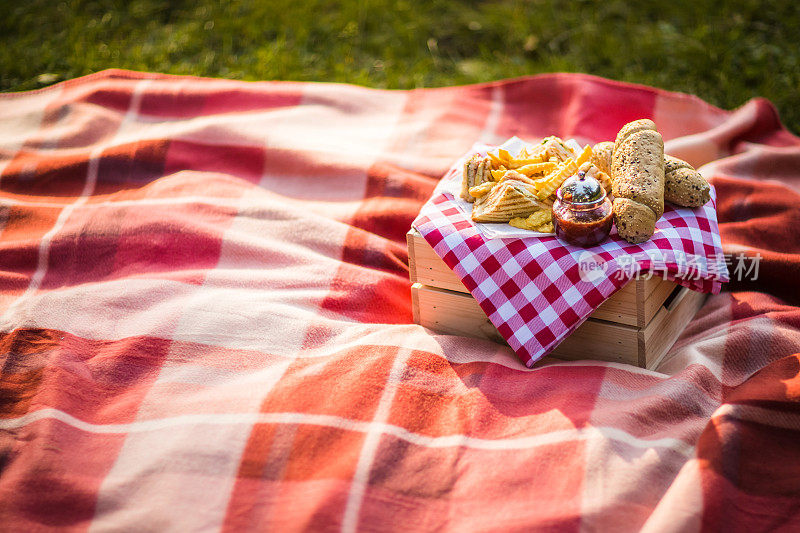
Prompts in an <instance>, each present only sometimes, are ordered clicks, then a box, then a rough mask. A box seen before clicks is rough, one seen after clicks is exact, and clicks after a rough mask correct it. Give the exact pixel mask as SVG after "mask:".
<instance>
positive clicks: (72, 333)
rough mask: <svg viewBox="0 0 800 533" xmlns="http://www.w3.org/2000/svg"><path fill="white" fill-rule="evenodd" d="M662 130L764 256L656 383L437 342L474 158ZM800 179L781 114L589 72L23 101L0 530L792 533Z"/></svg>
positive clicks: (235, 86) (1, 245)
mask: <svg viewBox="0 0 800 533" xmlns="http://www.w3.org/2000/svg"><path fill="white" fill-rule="evenodd" d="M640 117H652V118H653V119H654V120H655V121H656V123H657V124H659V128H660V129H661V131H662V133H663V134H664V136H665V138H666V139H667V144H668V149H669V151H671V152H672V153H674V154H675V155H677V156H679V157H682V158H684V159H687V160H688V161H690V162H691V163H693V164H694V165H697V166H702V168H703V172H704V173H705V175H707V176H708V177H709V178H710V179H711V180H712V181H713V183H714V185H715V187H716V190H717V208H718V214H719V221H720V232H721V235H722V243H723V251H724V252H725V253H726V254H732V255H733V256H735V255H737V254H751V255H752V254H756V253H758V254H760V255H761V256H762V261H761V263H760V271H759V277H758V279H757V280H751V279H749V278H743V279H741V280H740V279H739V278H738V277H737V276H735V275H734V274H735V269H731V278H732V279H731V282H730V283H729V284H726V287H730V290H729V291H723V292H721V293H720V294H717V295H713V296H711V297H710V298H709V299H708V301H707V303H706V304H705V306H704V307H703V308H702V309H701V310H700V312H699V313H698V315H697V316H696V317H695V319H694V320H693V321H692V322H691V323H690V325H689V326H688V327H687V328H686V330H685V331H684V332H683V334H682V335H681V337H680V338H679V339H678V341H677V342H676V344H675V345H674V346H673V348H672V349H671V350H670V352H669V353H668V354H667V356H666V357H665V358H664V360H663V361H662V363H661V364H660V365H659V367H658V368H657V369H656V370H657V371H648V370H643V369H638V368H635V367H631V366H626V365H619V364H612V363H601V362H596V361H579V362H570V363H544V362H543V364H541V365H537V368H535V369H532V370H529V369H527V368H526V367H525V366H524V365H523V364H522V363H520V361H519V360H518V359H517V358H516V356H515V355H514V353H513V352H512V351H511V350H510V349H509V348H508V347H504V346H500V345H498V344H495V343H491V342H488V341H486V342H484V341H479V340H475V339H467V338H462V337H456V336H448V335H441V334H437V333H436V332H434V331H429V330H426V329H425V328H422V327H420V326H418V325H415V324H413V323H412V316H411V299H410V290H409V289H410V286H409V281H408V270H407V260H408V258H407V255H406V248H405V241H404V236H405V233H406V232H407V230H408V228H409V227H410V224H411V222H412V221H413V220H414V218H415V217H416V216H417V215H418V214H419V212H420V209H421V208H422V206H423V204H424V203H425V201H426V200H427V199H428V198H430V197H431V195H432V193H433V190H434V187H435V185H436V183H437V182H438V180H439V178H440V177H441V176H442V175H443V174H444V173H445V172H446V171H447V169H448V167H449V166H450V165H451V164H452V162H453V161H455V160H456V159H457V158H458V157H459V156H460V155H461V154H464V153H466V152H467V151H468V150H469V149H470V147H471V146H472V145H473V144H474V143H475V142H476V141H479V140H480V141H483V142H485V143H489V144H497V143H499V142H502V141H503V140H504V139H506V138H508V137H511V136H512V135H518V136H520V137H521V138H536V137H538V136H541V135H543V134H545V133H555V134H558V135H560V136H562V137H576V138H577V139H578V140H579V141H584V140H587V141H588V139H605V138H611V137H612V136H613V133H614V132H616V130H617V129H618V128H619V126H620V125H621V124H623V123H625V122H627V121H629V120H632V119H634V118H640ZM581 137H584V138H581ZM798 168H800V141H798V139H797V138H796V137H794V136H793V135H791V134H790V133H788V132H787V131H786V130H785V129H784V128H783V127H782V126H781V125H780V122H779V121H778V119H777V115H776V114H775V111H774V109H773V108H772V106H771V105H770V104H769V103H768V102H765V101H763V100H758V99H757V100H753V101H751V102H748V103H746V104H745V105H744V106H743V107H741V108H739V109H737V110H735V111H732V112H729V111H723V110H720V109H717V108H714V107H712V106H709V105H707V104H705V103H704V102H702V101H700V100H698V99H697V98H694V97H692V96H688V95H683V94H675V93H668V92H664V91H659V90H655V89H651V88H647V87H640V86H633V85H627V84H621V83H617V82H613V81H608V80H603V79H599V78H595V77H591V76H585V75H568V74H554V75H543V76H535V77H528V78H521V79H516V80H507V81H502V82H497V83H490V84H484V85H474V86H466V87H449V88H442V89H430V90H416V91H380V90H370V89H364V88H360V87H355V86H348V85H336V84H301V83H276V82H259V83H244V82H236V81H226V80H210V79H197V78H190V77H171V76H163V75H156V74H142V73H133V72H127V71H117V70H115V71H105V72H101V73H98V74H95V75H92V76H88V77H85V78H80V79H76V80H72V81H69V82H67V83H62V84H59V85H56V86H54V87H51V88H47V89H44V90H41V91H34V92H28V93H21V94H16V95H0V529H2V530H4V531H25V532H27V531H47V530H59V531H64V530H66V531H86V530H92V531H108V530H113V531H127V530H136V531H138V530H144V531H162V530H180V531H249V530H256V531H262V530H282V531H292V530H326V531H328V530H340V531H341V530H343V531H356V530H364V531H381V530H399V529H402V530H431V529H439V530H469V531H472V530H501V531H506V530H526V531H527V530H545V529H553V530H559V531H579V530H587V531H594V530H601V531H608V530H613V531H634V530H635V531H638V530H644V531H664V530H679V531H697V530H702V529H706V530H709V529H710V530H724V531H728V530H737V529H739V530H753V531H760V530H778V529H781V528H783V529H785V530H796V529H798V527H800V523H798V515H797V512H796V511H797V508H798V501H800V495H799V494H798V491H799V490H800V489H799V488H798V483H797V480H798V479H800V457H799V456H800V452H799V451H798V446H797V442H798V441H800V407H798V406H800V402H799V401H798V400H800V357H798V355H797V354H798V353H800V311H798V308H797V307H796V306H797V305H798V303H800V286H799V285H798V284H797V283H796V280H797V275H798V273H799V272H800V240H799V239H800V237H798V233H797V232H796V230H795V228H797V227H798V224H800V214H798V209H797V205H800V193H798V190H800V180H798V174H797V169H798Z"/></svg>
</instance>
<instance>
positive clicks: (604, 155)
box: [589, 141, 614, 176]
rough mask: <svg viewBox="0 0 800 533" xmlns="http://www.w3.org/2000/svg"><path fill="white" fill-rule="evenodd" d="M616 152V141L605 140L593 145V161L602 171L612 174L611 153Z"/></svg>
mask: <svg viewBox="0 0 800 533" xmlns="http://www.w3.org/2000/svg"><path fill="white" fill-rule="evenodd" d="M612 153H614V143H613V142H611V141H603V142H601V143H597V144H595V145H594V146H592V157H591V159H589V161H591V162H592V164H593V165H594V166H596V167H597V168H598V169H599V170H600V171H602V172H605V173H606V174H608V175H609V176H610V175H611V154H612Z"/></svg>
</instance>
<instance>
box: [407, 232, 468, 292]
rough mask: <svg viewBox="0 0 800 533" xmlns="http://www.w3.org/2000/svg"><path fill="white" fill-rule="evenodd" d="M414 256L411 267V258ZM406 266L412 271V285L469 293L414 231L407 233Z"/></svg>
mask: <svg viewBox="0 0 800 533" xmlns="http://www.w3.org/2000/svg"><path fill="white" fill-rule="evenodd" d="M412 254H413V256H414V260H413V265H412V260H411V256H412ZM408 256H409V259H408V266H409V269H413V273H412V274H411V275H410V276H411V282H412V283H422V284H424V285H429V286H431V287H441V288H443V289H449V290H451V291H457V292H464V293H469V291H468V290H467V288H466V287H465V286H464V284H463V283H461V280H459V279H458V276H456V274H455V272H453V271H452V270H451V269H450V267H448V266H447V264H446V263H445V262H444V261H442V258H441V257H439V256H438V255H436V252H434V251H433V248H431V245H430V244H428V242H427V241H426V240H425V239H424V238H423V237H422V235H420V234H419V232H417V231H416V230H411V231H410V232H409V233H408Z"/></svg>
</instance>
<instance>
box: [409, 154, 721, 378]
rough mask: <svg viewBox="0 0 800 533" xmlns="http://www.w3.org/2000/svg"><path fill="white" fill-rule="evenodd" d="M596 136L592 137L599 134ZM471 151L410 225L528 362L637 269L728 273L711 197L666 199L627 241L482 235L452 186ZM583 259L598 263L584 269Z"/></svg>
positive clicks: (694, 284) (674, 274)
mask: <svg viewBox="0 0 800 533" xmlns="http://www.w3.org/2000/svg"><path fill="white" fill-rule="evenodd" d="M600 140H602V139H598V140H596V142H599V141H600ZM475 148H476V147H473V150H471V151H470V152H469V153H468V154H467V155H466V156H465V157H462V158H460V159H459V160H458V161H457V162H456V163H455V164H454V165H453V166H452V167H451V168H450V170H449V171H448V172H447V173H446V174H445V175H444V177H443V178H442V185H443V186H440V187H437V189H436V190H435V191H434V194H433V197H432V198H431V199H430V200H429V201H428V202H426V204H425V205H424V206H423V208H422V211H421V212H420V216H419V217H418V218H417V219H416V220H415V221H414V223H413V226H414V227H415V228H416V229H417V230H419V232H420V233H421V234H422V236H423V237H424V238H425V240H426V242H427V243H428V244H430V245H431V247H432V248H433V249H434V251H435V252H436V253H437V255H439V257H441V258H442V259H443V260H444V262H445V263H446V264H447V265H448V266H449V267H450V268H451V269H453V271H454V272H455V273H456V274H457V275H458V277H459V279H460V280H461V282H462V283H463V284H464V286H465V287H466V288H467V289H468V290H469V291H470V293H472V295H473V296H474V297H475V299H476V300H477V302H478V304H479V305H480V306H481V309H483V311H484V312H485V313H486V316H487V317H488V318H489V320H490V321H491V322H492V324H494V326H495V327H496V328H497V331H498V332H499V333H500V335H502V336H503V338H504V339H505V340H506V342H508V344H509V346H511V348H513V349H514V351H515V352H516V354H517V355H518V356H519V358H520V359H521V360H522V362H523V363H525V364H526V365H527V366H528V367H532V366H533V364H534V363H536V361H538V360H540V359H541V358H542V357H544V356H545V355H546V354H547V353H548V352H549V351H550V350H552V349H553V348H555V347H556V346H557V345H558V343H559V342H561V341H562V340H564V339H565V338H566V337H567V336H568V335H569V334H570V333H571V332H572V331H574V330H575V329H576V328H577V327H578V326H580V325H581V324H582V323H583V321H584V320H586V318H588V317H589V315H590V314H592V312H594V311H595V310H596V309H597V308H598V307H600V305H601V304H602V303H603V302H604V301H605V300H606V299H607V298H608V297H610V296H611V295H613V294H614V293H615V292H616V291H617V290H619V289H620V288H622V287H623V286H624V285H625V284H626V283H627V282H629V281H630V280H631V279H633V277H634V276H638V275H644V276H648V275H649V276H652V275H654V274H655V272H654V271H657V274H656V275H660V276H662V277H665V278H667V279H671V280H674V281H676V282H677V283H679V284H681V285H685V286H687V287H690V288H692V289H694V290H698V291H701V292H711V293H714V294H716V293H718V292H719V291H720V287H721V284H722V283H723V282H727V281H729V277H728V270H727V265H726V263H725V260H724V254H723V252H722V243H721V242H720V236H719V228H718V227H717V214H716V200H715V198H714V197H713V192H714V191H713V188H712V200H711V201H710V202H708V203H706V205H704V206H703V207H700V208H698V209H688V208H676V207H674V206H671V205H669V204H666V205H665V206H664V215H663V216H662V217H661V219H659V221H658V222H657V223H656V233H655V234H654V235H653V237H652V238H651V239H650V240H649V241H647V242H645V243H642V244H630V243H628V242H626V241H625V240H624V239H622V238H621V237H620V236H619V235H618V234H617V232H616V230H614V231H612V234H611V236H610V237H609V239H608V240H607V241H606V242H603V243H601V244H599V245H597V246H592V247H589V248H580V247H577V246H571V245H567V244H565V243H563V242H562V241H560V240H559V239H557V238H555V237H531V238H527V239H518V238H513V239H498V238H494V239H492V238H488V237H487V236H485V235H483V234H482V233H481V232H480V230H479V229H478V228H477V226H475V224H473V223H472V221H471V220H470V218H469V215H468V214H467V213H466V212H465V211H464V210H463V209H462V208H461V207H460V206H459V205H458V200H457V199H455V198H454V196H453V194H452V193H451V192H448V189H449V190H452V184H453V183H455V182H460V178H461V173H462V169H463V165H464V161H466V160H467V159H468V158H469V157H471V156H472V155H473V154H476V153H477V154H481V155H485V148H484V149H482V150H481V149H475ZM587 254H591V255H587ZM587 257H588V258H590V259H591V261H592V263H593V264H602V265H603V269H602V270H596V271H594V272H593V271H588V270H586V267H585V266H584V265H583V264H582V261H586V260H587Z"/></svg>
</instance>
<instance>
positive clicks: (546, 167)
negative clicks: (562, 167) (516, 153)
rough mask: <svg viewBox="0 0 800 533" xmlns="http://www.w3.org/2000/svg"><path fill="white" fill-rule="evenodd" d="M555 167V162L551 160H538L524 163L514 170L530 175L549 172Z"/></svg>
mask: <svg viewBox="0 0 800 533" xmlns="http://www.w3.org/2000/svg"><path fill="white" fill-rule="evenodd" d="M555 167H556V165H555V163H551V162H549V161H548V162H540V163H532V164H530V165H525V166H522V167H519V168H516V169H515V170H516V171H517V172H519V173H520V174H525V175H526V176H528V177H530V176H532V175H534V174H541V173H543V172H549V171H551V170H553V169H554V168H555Z"/></svg>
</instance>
